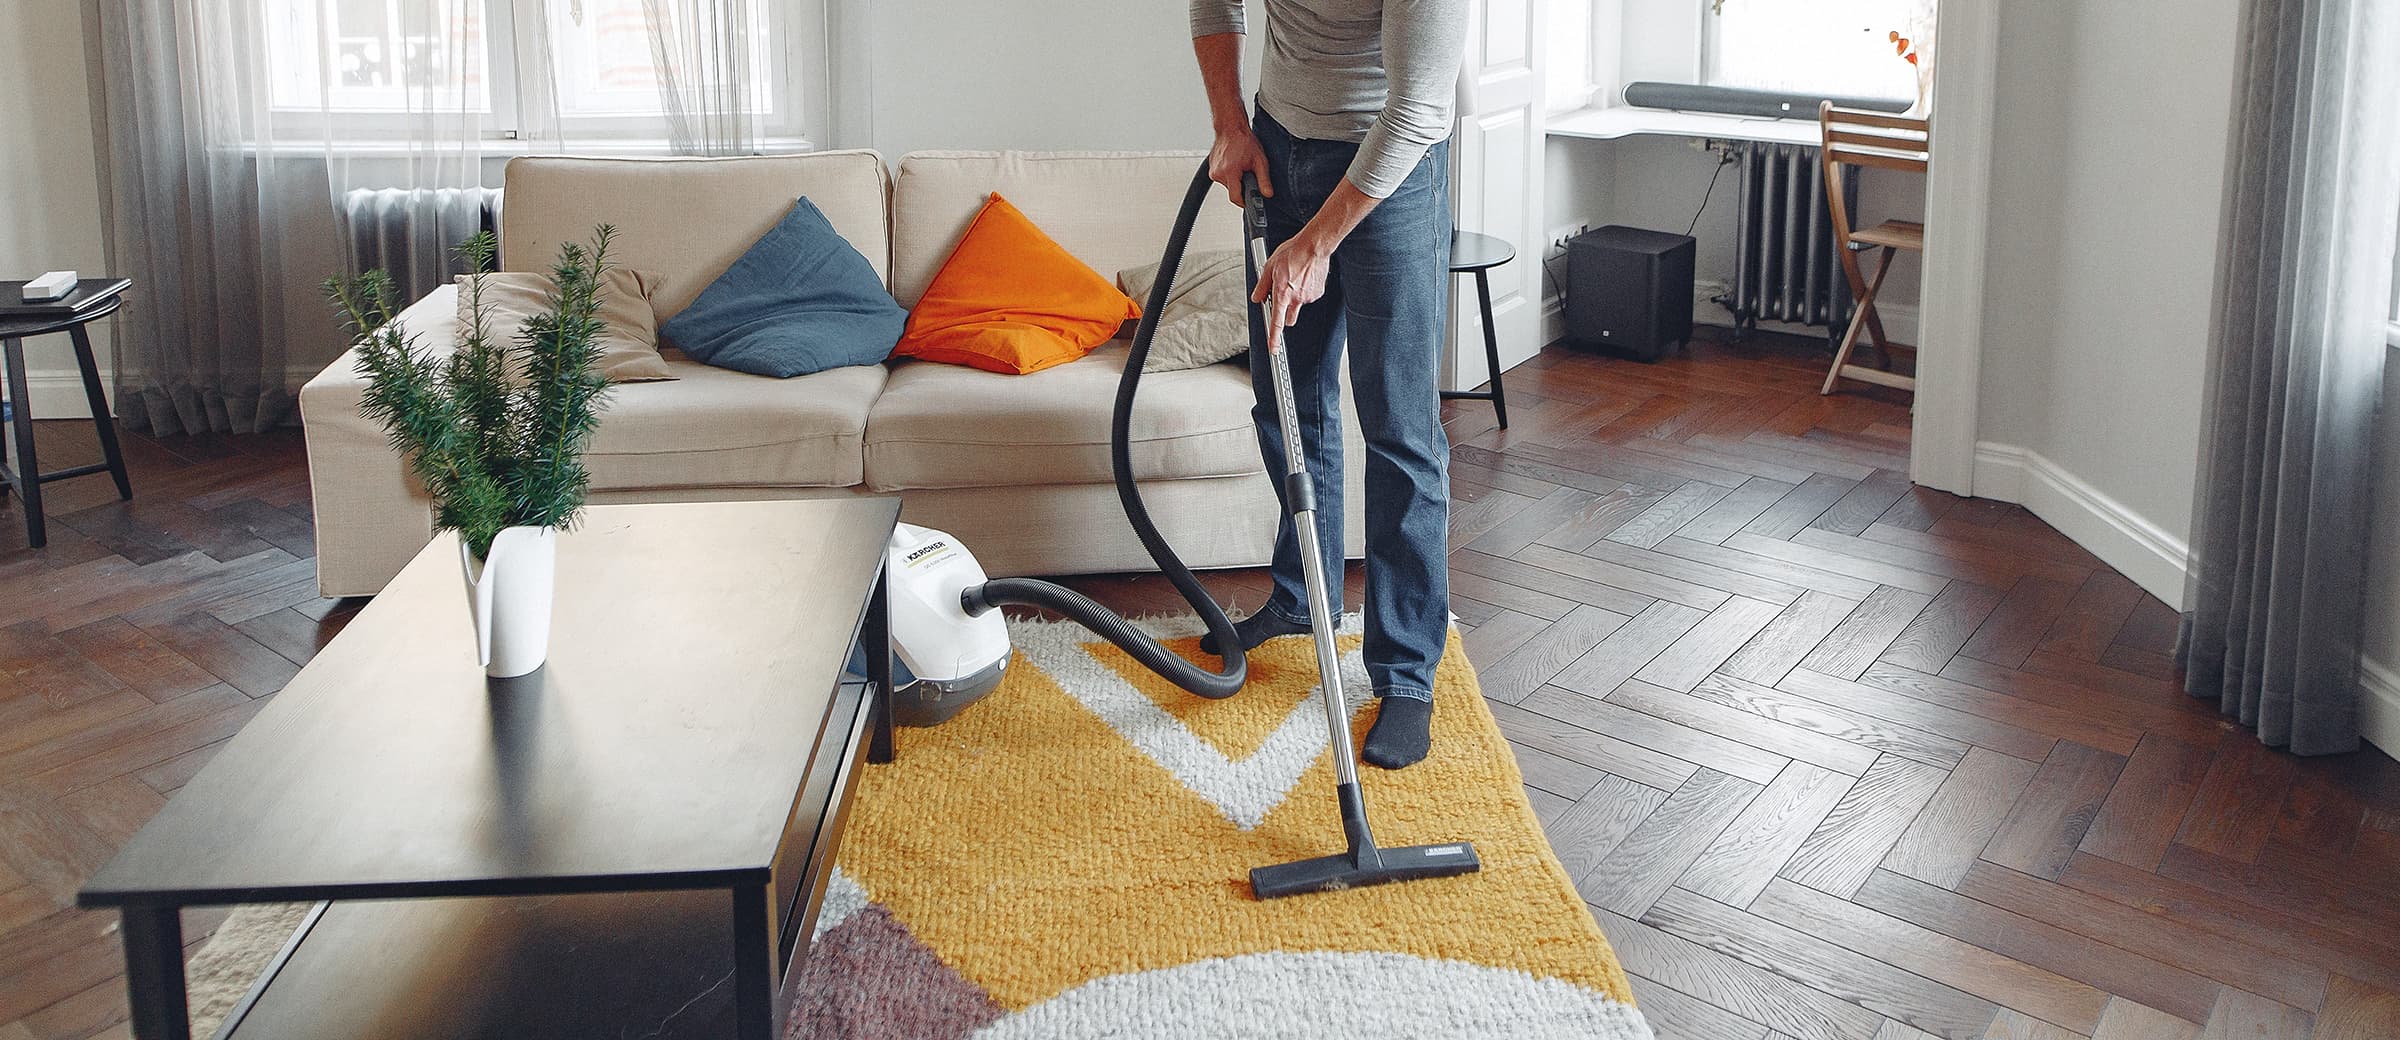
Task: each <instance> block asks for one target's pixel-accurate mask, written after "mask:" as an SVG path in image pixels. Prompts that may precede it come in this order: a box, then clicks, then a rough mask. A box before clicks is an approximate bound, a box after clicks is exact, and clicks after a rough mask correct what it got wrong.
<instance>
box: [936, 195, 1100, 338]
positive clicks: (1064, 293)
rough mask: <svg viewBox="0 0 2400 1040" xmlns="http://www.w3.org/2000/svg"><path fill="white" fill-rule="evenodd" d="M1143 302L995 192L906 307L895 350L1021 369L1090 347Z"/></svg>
mask: <svg viewBox="0 0 2400 1040" xmlns="http://www.w3.org/2000/svg"><path fill="white" fill-rule="evenodd" d="M1141 316H1142V308H1141V306H1140V305H1139V304H1136V303H1134V302H1133V299H1132V298H1131V297H1129V296H1126V295H1125V294H1124V293H1121V292H1118V291H1117V287H1116V286H1115V285H1112V284H1110V283H1109V280H1108V279H1106V278H1102V277H1100V274H1099V272H1096V271H1094V270H1092V269H1091V268H1090V267H1089V266H1087V265H1086V264H1084V262H1083V261H1081V260H1077V259H1075V257H1074V256H1073V255H1072V254H1070V253H1068V252H1067V251H1066V250H1065V249H1062V248H1060V247H1059V245H1058V243H1056V242H1053V241H1051V240H1050V236H1048V235H1045V234H1042V229H1040V228H1038V227H1035V226H1034V225H1033V221H1031V220H1027V219H1026V218H1025V214H1024V213H1022V212H1019V211H1018V210H1017V207H1015V206H1011V205H1009V204H1008V200H1007V199H1004V198H1001V197H1000V196H999V195H998V194H994V195H993V196H992V198H991V201H989V202H986V203H984V204H983V212H981V213H978V214H976V215H975V222H974V223H972V224H969V225H967V233H966V235H965V236H964V237H962V238H960V239H959V242H958V248H957V249H954V250H952V251H951V253H950V259H948V260H945V261H943V262H942V269H941V270H940V271H937V272H935V273H934V276H933V284H931V285H929V286H926V287H925V295H924V297H923V298H921V299H919V300H918V301H917V305H916V307H915V308H913V309H911V310H910V311H909V314H908V331H907V332H905V333H903V334H902V335H901V337H900V344H899V345H898V346H896V347H894V348H892V354H893V356H895V357H913V358H923V359H925V360H927V361H941V362H946V363H949V364H953V365H969V366H973V367H975V368H981V369H985V370H988V371H992V372H1002V373H1010V374H1015V375H1024V374H1026V373H1028V372H1039V371H1041V370H1042V369H1045V368H1049V367H1051V366H1052V365H1062V364H1065V363H1067V362H1069V361H1073V360H1075V359H1076V358H1079V357H1082V356H1084V355H1085V354H1089V353H1091V351H1092V348H1093V347H1097V346H1099V345H1100V344H1103V343H1106V342H1108V341H1109V340H1111V339H1113V338H1115V337H1116V335H1117V329H1118V328H1119V327H1120V326H1122V325H1123V324H1124V323H1126V322H1128V321H1131V320H1133V319H1135V318H1139V317H1141Z"/></svg>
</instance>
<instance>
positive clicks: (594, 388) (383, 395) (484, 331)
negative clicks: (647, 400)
mask: <svg viewBox="0 0 2400 1040" xmlns="http://www.w3.org/2000/svg"><path fill="white" fill-rule="evenodd" d="M615 234H616V230H615V229H614V228H612V227H609V226H607V225H602V226H601V227H600V228H599V229H598V231H597V232H596V234H595V235H594V239H593V242H592V245H591V246H590V247H589V248H586V247H584V246H582V245H572V244H571V245H568V246H566V247H564V248H562V249H561V250H560V252H559V259H558V262H557V264H556V265H555V266H554V267H553V269H552V280H553V281H554V282H555V283H556V284H557V286H558V289H557V291H556V292H554V293H553V294H552V295H551V297H550V300H549V308H548V312H547V313H544V314H540V315H536V316H534V317H533V318H531V319H529V320H528V321H526V322H525V325H524V328H523V330H522V331H521V332H520V333H519V335H518V337H517V340H516V342H514V343H499V342H495V341H494V340H493V339H492V338H491V335H490V331H489V328H488V327H487V323H486V317H485V310H484V305H483V284H482V282H481V280H480V279H474V280H470V281H469V282H468V286H467V289H466V290H465V291H466V292H467V293H468V299H467V304H468V313H469V315H470V320H469V322H468V325H467V329H466V332H465V336H464V339H463V340H462V342H461V343H460V344H459V347H458V349H457V350H456V351H454V352H453V353H452V354H451V355H450V356H449V357H448V358H447V359H436V358H433V357H430V356H426V355H421V354H419V353H418V352H417V350H416V338H415V337H414V336H411V335H409V334H408V333H407V331H406V330H405V329H403V328H402V327H401V326H400V324H399V322H398V321H396V320H395V319H396V317H397V313H398V312H397V310H396V308H395V307H394V305H393V299H392V283H391V279H390V277H388V276H387V275H385V274H384V272H382V271H368V272H366V273H365V274H362V275H359V276H357V277H355V278H347V279H343V278H335V279H329V280H328V281H327V282H326V283H325V293H326V296H327V297H328V298H330V299H331V300H332V302H333V305H334V308H335V310H336V311H337V312H338V313H340V315H341V316H342V318H343V322H344V324H345V325H347V326H348V327H349V328H350V330H351V331H352V333H353V334H355V335H357V336H358V337H360V339H359V343H358V358H359V367H360V368H361V369H362V370H364V371H365V372H366V375H367V386H366V389H365V390H364V392H363V393H362V394H361V395H360V402H359V410H360V412H361V413H362V414H364V415H365V416H367V417H368V418H370V419H373V420H374V421H375V422H376V423H377V424H379V425H381V426H382V427H383V428H384V430H385V432H386V434H387V435H388V436H389V437H390V439H391V443H392V448H393V450H394V451H397V452H399V453H400V455H401V456H402V457H404V458H406V459H407V460H408V463H409V468H410V470H411V472H413V473H415V474H416V476H417V479H418V480H420V481H422V482H423V483H424V485H425V490H426V492H427V493H428V494H429V495H431V496H432V498H433V503H434V517H433V520H434V527H435V529H436V530H445V531H457V532H458V533H459V537H460V539H461V540H462V541H464V542H465V544H466V546H467V548H468V549H469V550H470V551H472V552H473V553H474V554H475V555H476V556H478V557H482V556H485V555H488V554H489V553H490V552H491V547H492V542H493V540H494V539H496V538H498V537H499V534H500V532H501V531H503V530H505V529H507V528H509V527H515V526H534V527H546V526H558V527H564V526H567V525H568V524H569V523H571V522H572V521H573V519H574V517H575V514H576V512H577V511H578V510H580V509H581V508H582V507H583V503H584V500H585V498H586V497H587V495H588V493H589V488H590V477H589V474H588V473H587V472H586V471H585V470H584V467H583V461H582V453H583V450H584V446H585V445H586V444H587V443H589V441H590V439H591V435H592V432H593V431H594V430H595V429H597V428H598V427H599V409H600V406H601V404H602V403H603V401H604V398H605V396H606V394H607V393H608V383H607V381H606V380H605V379H604V378H602V377H601V375H600V373H599V371H598V362H599V358H600V349H599V346H598V345H597V343H596V339H597V337H598V335H599V333H600V331H601V322H600V320H599V312H600V292H601V281H602V277H603V276H604V275H605V274H606V273H607V270H608V246H609V242H610V241H611V240H612V239H613V238H614V237H615ZM495 248H496V245H495V243H494V242H493V240H492V238H491V236H490V235H489V234H482V235H477V236H475V237H474V238H472V239H469V240H468V241H467V242H466V243H465V244H464V245H462V246H461V247H460V253H461V255H462V257H463V258H465V259H466V260H467V261H468V262H469V266H470V267H471V268H476V269H480V268H481V267H483V266H484V264H485V263H486V262H488V261H489V260H490V259H491V257H492V255H493V253H494V251H495ZM520 370H521V371H522V372H523V373H524V376H525V379H524V382H523V384H522V385H519V384H517V383H516V382H514V381H513V379H512V377H513V375H514V374H515V373H516V372H517V371H520Z"/></svg>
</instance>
